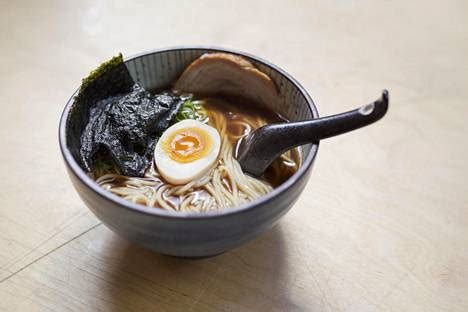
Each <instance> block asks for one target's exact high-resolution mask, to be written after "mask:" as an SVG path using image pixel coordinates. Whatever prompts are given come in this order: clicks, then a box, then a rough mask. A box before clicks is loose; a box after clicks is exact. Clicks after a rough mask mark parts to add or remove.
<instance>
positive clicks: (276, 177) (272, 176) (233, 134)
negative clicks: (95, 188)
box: [93, 97, 301, 212]
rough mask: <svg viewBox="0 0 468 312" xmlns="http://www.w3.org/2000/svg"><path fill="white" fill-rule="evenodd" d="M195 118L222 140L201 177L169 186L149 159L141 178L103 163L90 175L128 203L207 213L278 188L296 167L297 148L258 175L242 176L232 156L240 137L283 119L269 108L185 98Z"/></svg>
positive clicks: (235, 101) (218, 99)
mask: <svg viewBox="0 0 468 312" xmlns="http://www.w3.org/2000/svg"><path fill="white" fill-rule="evenodd" d="M190 100H191V102H192V105H193V107H195V109H196V112H195V113H196V115H197V117H198V119H199V120H201V121H203V122H204V123H206V124H208V125H210V126H212V127H214V128H215V129H216V130H217V131H218V133H219V135H220V138H221V150H220V154H219V156H218V160H217V161H216V163H215V164H214V166H213V167H212V168H211V169H210V171H209V172H208V173H207V174H205V175H204V176H203V177H200V178H198V179H195V180H193V181H190V182H188V183H186V184H183V185H171V184H170V183H168V182H167V181H165V179H164V178H163V177H162V176H161V175H160V174H159V173H158V170H157V166H156V165H155V163H154V161H153V163H152V165H151V166H150V168H149V169H148V170H147V171H146V172H145V175H144V177H129V176H124V175H121V174H119V173H118V172H116V169H115V168H112V167H111V166H108V165H101V166H97V167H96V169H95V170H94V172H93V177H94V178H95V179H96V181H97V183H98V184H99V185H101V186H102V187H103V188H105V189H106V190H108V191H110V192H112V193H114V194H116V195H119V196H121V197H123V198H125V199H127V200H130V201H132V202H135V203H138V204H142V205H146V206H150V207H156V208H161V209H166V210H173V211H197V212H202V211H210V210H218V209H223V208H229V207H233V206H237V205H240V204H243V203H246V202H248V201H251V200H254V199H257V198H259V197H261V196H263V195H265V194H266V193H268V192H269V191H271V189H272V188H274V187H277V186H279V185H280V184H281V183H283V182H284V181H285V180H287V179H288V178H289V177H291V175H293V174H294V172H296V171H297V169H298V167H299V166H300V163H301V155H300V152H299V149H297V148H296V149H292V150H290V151H288V152H286V153H285V154H283V155H281V156H280V157H279V158H278V159H276V160H275V161H274V162H273V163H272V165H271V166H270V167H269V168H268V169H267V171H266V172H265V173H264V175H263V176H262V177H260V178H254V177H251V176H248V175H246V174H244V173H243V172H242V170H241V168H240V165H239V164H238V162H237V161H236V159H235V153H236V148H237V146H238V143H239V142H240V140H242V138H243V137H244V136H246V135H247V134H249V133H250V132H251V131H253V130H255V129H257V128H259V127H261V126H263V125H265V124H269V123H278V122H286V121H287V120H286V119H285V118H283V117H282V116H280V115H279V114H276V113H275V112H273V111H270V110H267V109H264V108H259V107H257V106H256V105H254V104H252V103H248V102H246V101H245V100H240V99H236V98H225V97H223V98H221V97H199V98H197V97H194V98H191V99H190Z"/></svg>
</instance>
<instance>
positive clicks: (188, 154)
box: [163, 128, 211, 163]
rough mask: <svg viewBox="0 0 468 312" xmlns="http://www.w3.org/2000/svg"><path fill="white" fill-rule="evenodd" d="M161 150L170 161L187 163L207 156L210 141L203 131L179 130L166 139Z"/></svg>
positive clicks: (192, 129)
mask: <svg viewBox="0 0 468 312" xmlns="http://www.w3.org/2000/svg"><path fill="white" fill-rule="evenodd" d="M163 149H164V151H165V152H166V154H167V155H169V157H170V158H171V159H173V160H175V161H177V162H180V163H188V162H192V161H195V160H198V159H201V158H203V157H205V156H206V155H208V153H209V152H210V151H211V140H210V137H209V135H208V133H206V132H205V131H204V130H203V129H199V128H185V129H179V130H177V131H175V132H174V133H171V135H169V136H168V137H167V138H166V140H165V142H163Z"/></svg>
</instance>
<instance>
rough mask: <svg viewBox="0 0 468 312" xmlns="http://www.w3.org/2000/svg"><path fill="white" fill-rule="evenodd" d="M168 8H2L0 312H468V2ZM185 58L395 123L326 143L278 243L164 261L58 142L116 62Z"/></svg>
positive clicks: (21, 4)
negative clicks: (103, 207)
mask: <svg viewBox="0 0 468 312" xmlns="http://www.w3.org/2000/svg"><path fill="white" fill-rule="evenodd" d="M158 2H159V1H145V2H143V1H142V2H138V3H133V2H132V1H128V2H126V1H120V2H118V3H114V2H113V1H96V0H92V1H91V0H86V1H56V2H52V1H1V2H0V44H1V49H0V56H1V57H0V105H1V113H0V150H1V153H0V172H1V174H2V178H1V179H0V204H1V205H0V310H1V311H3V310H5V311H35V310H45V311H47V310H52V311H68V310H72V311H95V310H103V311H468V187H467V186H468V183H467V177H466V176H467V174H468V164H467V158H468V140H467V138H466V135H468V103H467V99H468V61H467V56H468V2H466V1H381V2H377V1H358V0H356V1H351V0H350V1H345V0H334V1H309V2H306V1H279V2H277V3H276V4H274V3H273V2H272V1H267V0H261V1H260V0H258V1H231V2H225V3H222V2H221V1H196V2H192V1H172V2H169V1H167V2H164V3H163V2H162V1H161V3H158ZM234 3H235V4H234ZM181 44H211V45H219V46H224V47H230V48H235V49H238V50H243V51H247V52H250V53H253V54H256V55H258V56H260V57H263V58H265V59H268V60H270V61H272V62H273V63H275V64H277V65H279V66H280V67H282V68H284V69H285V70H286V71H288V72H289V73H291V74H292V75H293V76H295V77H296V78H297V79H298V80H299V81H300V82H301V83H302V84H303V85H304V86H305V87H306V89H307V90H309V92H310V94H311V95H312V97H313V98H314V100H315V101H316V103H317V105H318V108H319V111H320V113H321V115H327V114H332V113H337V112H341V111H345V110H348V109H351V108H354V107H355V106H357V105H360V104H365V103H367V102H369V101H371V100H373V99H374V98H376V97H377V96H378V95H379V93H380V91H381V90H382V89H383V88H388V89H389V90H390V94H391V107H390V110H389V113H388V115H387V116H386V117H385V118H384V120H382V121H381V122H379V123H377V124H376V125H373V126H371V127H369V128H366V129H365V130H361V131H356V132H353V133H351V134H347V135H343V136H340V137H339V138H334V139H330V140H327V141H324V142H323V143H322V144H321V146H320V150H319V155H318V157H317V160H316V163H315V167H314V171H313V174H312V177H311V179H310V181H309V183H308V185H307V187H306V189H305V191H304V193H303V194H302V196H301V197H300V199H299V200H298V202H297V204H296V205H295V206H294V207H293V209H292V210H291V211H290V212H289V213H288V214H287V216H286V217H285V218H284V219H282V220H281V222H280V223H279V225H278V226H276V227H275V228H273V229H272V230H270V231H269V232H267V233H265V234H263V235H262V236H260V237H259V238H258V239H256V240H255V241H253V242H251V243H249V244H247V245H245V246H243V247H240V248H238V249H236V250H234V251H232V252H228V253H226V254H223V255H220V256H218V257H214V258H209V259H205V260H197V261H191V260H182V259H176V258H171V257H166V256H162V255H159V254H156V253H153V252H150V251H147V250H144V249H142V248H140V247H138V246H135V245H132V244H130V243H128V242H126V241H125V240H123V239H121V238H119V237H118V236H117V235H115V234H114V233H112V232H111V231H110V230H109V229H107V228H106V227H105V226H104V225H101V223H100V222H99V220H97V219H96V218H95V217H94V215H92V214H91V213H90V212H89V211H88V209H87V208H86V207H85V205H84V204H83V203H82V202H81V200H80V199H79V198H78V196H77V194H76V193H75V191H74V189H73V187H72V185H71V183H70V182H69V180H68V177H67V175H66V172H65V168H64V165H63V162H62V158H61V155H60V152H59V147H58V142H57V127H58V121H59V117H60V114H61V111H62V109H63V107H64V105H65V103H66V101H67V99H68V97H69V96H70V95H71V94H72V93H73V91H74V90H75V89H76V88H77V86H78V85H79V83H80V79H81V78H82V77H84V76H85V75H86V74H87V73H88V72H89V71H90V70H91V69H93V68H94V67H95V66H96V65H97V64H99V63H100V62H101V61H103V60H106V59H108V58H109V57H111V56H112V55H115V54H116V53H118V52H119V51H121V52H122V53H124V55H131V54H134V53H138V52H141V51H145V50H150V49H154V48H158V47H166V46H174V45H181Z"/></svg>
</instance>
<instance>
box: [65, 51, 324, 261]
mask: <svg viewBox="0 0 468 312" xmlns="http://www.w3.org/2000/svg"><path fill="white" fill-rule="evenodd" d="M212 52H227V53H234V54H238V55H241V56H243V57H245V58H246V59H248V60H249V61H251V62H252V63H253V64H254V65H255V66H256V67H257V68H258V69H260V70H261V71H263V72H265V73H266V74H267V75H269V76H270V77H271V78H272V79H273V81H274V82H275V84H276V86H277V88H278V91H279V93H280V95H281V96H282V101H280V103H279V104H278V105H277V106H276V107H270V109H272V110H274V111H276V112H279V113H280V114H282V115H283V116H285V117H287V118H288V119H289V120H292V121H296V120H304V119H309V118H317V117H318V112H317V109H316V107H315V105H314V103H313V101H312V99H311V98H310V96H309V95H308V94H307V92H306V91H305V90H304V88H303V87H302V86H301V85H300V84H299V83H298V82H297V81H296V80H295V79H294V78H292V77H291V76H290V75H289V74H287V73H286V72H285V71H283V70H281V69H280V68H278V67H277V66H275V65H273V64H271V63H269V62H267V61H265V60H262V59H260V58H258V57H255V56H253V55H250V54H247V53H243V52H239V51H233V50H230V49H224V48H216V47H206V46H184V47H174V48H166V49H158V50H154V51H150V52H146V53H142V54H138V55H136V56H133V57H130V58H127V59H126V60H125V64H126V66H127V68H128V69H129V71H130V74H131V75H132V77H133V78H134V80H135V81H136V82H138V83H139V84H140V85H141V86H143V87H144V88H146V89H148V90H155V89H156V90H157V89H164V88H170V86H171V84H172V83H173V82H174V81H175V80H176V79H177V78H178V77H179V76H180V74H181V73H182V71H183V70H184V69H185V68H186V66H187V65H188V64H190V63H191V62H192V61H193V60H195V59H196V58H198V57H199V56H201V55H202V54H204V53H212ZM76 94H77V93H75V94H74V95H73V96H72V97H71V98H70V100H69V101H68V103H67V104H66V106H65V109H64V111H63V114H62V117H61V120H60V126H59V143H60V148H61V151H62V155H63V158H64V161H65V164H66V168H67V171H68V174H69V176H70V179H71V181H72V183H73V185H74V187H75V189H76V190H77V192H78V194H79V195H80V197H81V198H82V200H83V201H84V203H85V204H86V205H87V206H88V208H89V209H90V210H91V211H92V212H93V213H94V214H95V215H96V216H97V217H98V218H99V219H100V220H101V221H102V222H103V223H104V224H105V225H106V226H107V227H109V228H110V229H111V230H113V231H114V232H115V233H117V234H118V235H120V236H122V237H124V238H127V239H128V240H130V241H132V242H134V243H136V244H139V245H141V246H144V247H146V248H149V249H152V250H154V251H157V252H159V253H163V254H167V255H173V256H179V257H205V256H212V255H216V254H219V253H222V252H225V251H228V250H230V249H232V248H235V247H238V246H240V245H242V244H244V243H246V242H248V241H250V240H252V239H254V238H255V237H256V236H258V235H259V234H260V233H262V232H264V231H265V230H267V229H269V228H271V227H272V226H273V225H275V224H276V223H277V222H278V220H279V219H280V218H281V217H282V216H283V215H284V214H286V212H288V211H289V209H290V208H291V207H292V206H293V204H294V202H295V201H296V200H297V199H298V197H299V196H300V194H301V192H302V191H303V190H304V187H305V185H306V183H307V181H308V179H309V175H310V173H311V169H312V165H313V162H314V159H315V156H316V154H317V150H318V144H309V145H305V146H303V147H301V148H302V165H301V167H300V168H299V170H298V171H297V172H296V173H295V174H294V175H293V176H292V177H291V178H290V179H288V180H287V181H286V182H284V183H283V184H282V185H280V186H279V187H277V188H275V189H274V190H273V191H272V192H270V193H269V194H267V195H265V196H264V197H262V198H260V199H257V200H255V201H252V202H250V203H248V204H245V205H242V206H238V207H234V208H230V209H226V210H220V211H213V212H206V213H182V212H171V211H165V210H162V209H158V208H149V207H145V206H142V205H138V204H134V203H131V202H129V201H126V200H124V199H122V198H120V197H118V196H116V195H114V194H112V193H110V192H107V191H106V190H104V189H102V188H101V187H100V186H98V185H97V184H96V183H95V182H94V180H92V179H91V178H90V177H89V176H88V175H87V173H86V172H85V171H83V169H82V168H81V167H80V165H79V163H78V162H77V158H78V151H79V146H80V137H81V132H82V131H83V128H84V125H85V124H86V122H87V119H88V117H89V116H88V114H89V107H78V106H77V104H76V103H75V102H74V97H75V95H76ZM72 118H79V119H80V121H81V122H80V123H79V125H78V126H76V125H75V126H73V127H71V126H70V119H72Z"/></svg>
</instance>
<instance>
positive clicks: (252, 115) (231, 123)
mask: <svg viewBox="0 0 468 312" xmlns="http://www.w3.org/2000/svg"><path fill="white" fill-rule="evenodd" d="M202 101H203V104H202V105H203V107H204V108H205V109H206V110H207V111H208V113H209V112H210V111H212V110H214V111H217V112H218V113H222V114H223V115H224V116H225V117H226V120H227V125H226V130H227V134H228V137H229V140H230V141H231V143H232V144H233V147H234V149H236V147H237V144H238V142H239V140H240V139H241V138H242V137H243V136H246V135H247V134H248V133H249V132H250V131H253V130H255V129H256V128H258V127H259V126H261V123H264V124H270V123H282V122H288V120H287V119H286V118H285V117H283V116H281V115H280V114H278V113H275V112H274V111H272V110H270V109H267V108H263V107H262V108H261V107H259V106H257V105H256V104H253V103H249V102H245V101H244V100H242V99H237V98H228V99H226V98H214V97H211V98H203V99H202ZM257 120H258V122H257ZM245 124H250V125H251V128H250V129H248V128H247V127H246V126H245ZM289 154H290V155H289V158H290V159H289V160H286V159H284V158H282V157H279V158H277V159H276V160H275V161H274V162H273V163H272V164H271V165H270V166H269V167H268V168H267V170H266V171H265V173H264V174H263V176H262V179H263V180H264V181H266V182H268V183H269V184H270V185H271V186H273V187H277V186H279V185H281V184H282V183H283V182H284V181H286V180H287V179H289V178H290V177H291V176H292V175H293V174H294V173H295V172H296V171H297V170H298V168H299V166H300V164H301V154H300V151H299V148H295V149H292V150H291V151H290V153H289Z"/></svg>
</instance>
